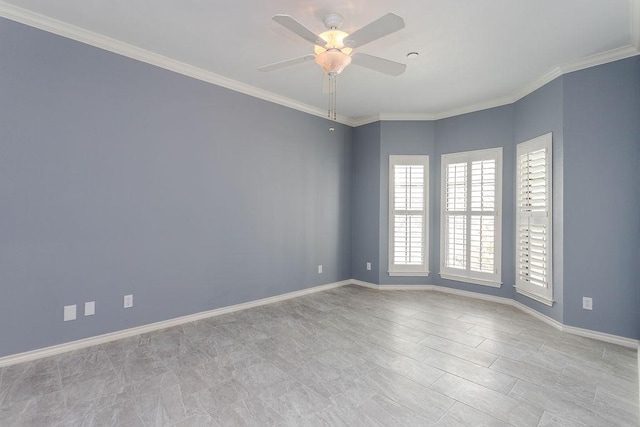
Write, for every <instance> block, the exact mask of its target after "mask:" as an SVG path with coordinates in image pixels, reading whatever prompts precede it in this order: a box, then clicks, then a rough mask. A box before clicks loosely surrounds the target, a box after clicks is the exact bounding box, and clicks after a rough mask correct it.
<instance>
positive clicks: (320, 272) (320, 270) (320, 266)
mask: <svg viewBox="0 0 640 427" xmlns="http://www.w3.org/2000/svg"><path fill="white" fill-rule="evenodd" d="M318 274H322V264H320V265H319V266H318Z"/></svg>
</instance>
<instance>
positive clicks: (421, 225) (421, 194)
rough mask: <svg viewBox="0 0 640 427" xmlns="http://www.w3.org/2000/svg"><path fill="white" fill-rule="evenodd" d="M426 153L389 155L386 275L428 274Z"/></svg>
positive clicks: (427, 158)
mask: <svg viewBox="0 0 640 427" xmlns="http://www.w3.org/2000/svg"><path fill="white" fill-rule="evenodd" d="M428 177H429V156H389V275H390V276H427V275H428V274H429V250H428V247H429V246H428V230H429V214H428V212H429V211H428V208H429V192H428V185H429V184H428Z"/></svg>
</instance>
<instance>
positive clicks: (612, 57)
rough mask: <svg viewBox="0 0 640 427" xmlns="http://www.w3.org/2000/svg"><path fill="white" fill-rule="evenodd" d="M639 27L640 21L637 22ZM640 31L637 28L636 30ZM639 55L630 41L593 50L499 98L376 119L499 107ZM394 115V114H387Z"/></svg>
mask: <svg viewBox="0 0 640 427" xmlns="http://www.w3.org/2000/svg"><path fill="white" fill-rule="evenodd" d="M631 1H633V2H634V3H637V4H638V11H639V14H638V15H639V16H638V18H637V19H636V20H637V21H640V0H631ZM638 26H639V27H640V24H639V25H638ZM638 31H640V30H638ZM636 55H640V50H639V49H638V48H637V47H636V46H633V45H627V46H623V47H619V48H616V49H611V50H608V51H605V52H600V53H596V54H594V55H590V56H587V57H584V58H580V59H578V60H576V61H572V62H567V63H564V64H562V65H559V66H556V67H553V68H552V69H551V70H549V71H547V72H546V73H545V74H543V75H542V76H540V77H539V78H537V79H536V80H534V81H532V82H530V83H529V84H527V85H526V86H524V87H523V88H522V89H521V90H519V91H517V92H514V93H513V94H512V95H507V96H504V97H501V98H494V99H492V100H489V101H486V102H480V103H478V104H473V105H469V106H466V107H461V108H456V109H453V110H448V111H443V112H440V113H435V114H433V113H432V114H429V113H425V114H422V115H420V114H408V115H400V114H384V113H381V114H379V115H378V116H376V117H377V118H378V120H381V121H384V120H407V121H408V120H420V119H418V118H417V117H419V116H423V117H424V118H423V119H421V120H441V119H446V118H449V117H454V116H460V115H462V114H468V113H473V112H476V111H482V110H486V109H489V108H495V107H501V106H503V105H509V104H513V103H514V102H517V101H519V100H520V99H522V98H524V97H525V96H527V95H529V94H530V93H532V92H535V91H536V90H538V89H540V88H541V87H542V86H544V85H546V84H547V83H550V82H552V81H553V80H554V79H556V78H558V77H560V76H562V75H564V74H568V73H573V72H575V71H580V70H584V69H586V68H591V67H595V66H597V65H603V64H607V63H609V62H614V61H619V60H621V59H626V58H631V57H633V56H636ZM388 117H393V118H388ZM373 121H376V120H373V116H368V117H365V118H360V119H357V120H355V122H356V125H355V126H361V125H362V124H367V123H371V122H373Z"/></svg>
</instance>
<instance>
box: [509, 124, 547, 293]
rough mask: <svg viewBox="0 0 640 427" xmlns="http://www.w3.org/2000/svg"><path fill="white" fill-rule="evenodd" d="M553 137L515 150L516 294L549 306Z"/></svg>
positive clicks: (519, 146) (537, 139)
mask: <svg viewBox="0 0 640 427" xmlns="http://www.w3.org/2000/svg"><path fill="white" fill-rule="evenodd" d="M551 140H552V137H551V134H550V133H548V134H546V135H542V136H540V137H538V138H535V139H532V140H530V141H527V142H523V143H522V144H518V147H517V150H516V156H517V165H516V192H517V196H516V291H517V292H519V293H521V294H523V295H526V296H528V297H530V298H533V299H535V300H537V301H540V302H542V303H544V304H547V305H552V304H553V289H552V287H551V284H552V283H551V282H552V280H551V279H552V275H551V261H552V254H551V250H552V246H553V245H552V242H553V240H552V238H551V236H552V235H551V222H552V218H553V217H552V216H551V198H552V194H551V188H552V187H551V173H552V168H551Z"/></svg>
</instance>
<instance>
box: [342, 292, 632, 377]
mask: <svg viewBox="0 0 640 427" xmlns="http://www.w3.org/2000/svg"><path fill="white" fill-rule="evenodd" d="M351 283H353V284H354V285H359V286H364V287H367V288H371V289H378V290H387V291H388V290H398V291H399V290H411V289H414V290H418V289H419V290H427V291H436V292H444V293H448V294H453V295H460V296H465V297H469V298H475V299H479V300H483V301H491V302H496V303H498V304H505V305H510V306H512V307H515V308H517V309H519V310H521V311H523V312H525V313H527V314H529V315H531V316H533V317H535V318H536V319H538V320H541V321H542V322H545V323H546V324H548V325H550V326H552V327H554V328H556V329H558V330H559V331H562V332H567V333H569V334H573V335H579V336H581V337H586V338H592V339H595V340H599V341H604V342H608V343H611V344H617V345H620V346H623V347H628V348H635V349H638V340H634V339H632V338H626V337H621V336H618V335H612V334H607V333H604V332H598V331H592V330H590V329H582V328H577V327H575V326H568V325H565V324H563V323H560V322H558V321H557V320H555V319H552V318H551V317H549V316H546V315H544V314H542V313H540V312H538V311H536V310H534V309H532V308H531V307H528V306H526V305H524V304H522V303H521V302H519V301H516V300H513V299H511V298H505V297H497V296H494V295H487V294H481V293H478V292H470V291H463V290H461V289H454V288H447V287H446V286H438V285H376V284H374V283H368V282H362V281H360V280H352V281H351ZM638 357H639V359H640V353H639V355H638ZM638 363H639V364H640V360H639V362H638ZM639 372H640V370H639Z"/></svg>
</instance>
